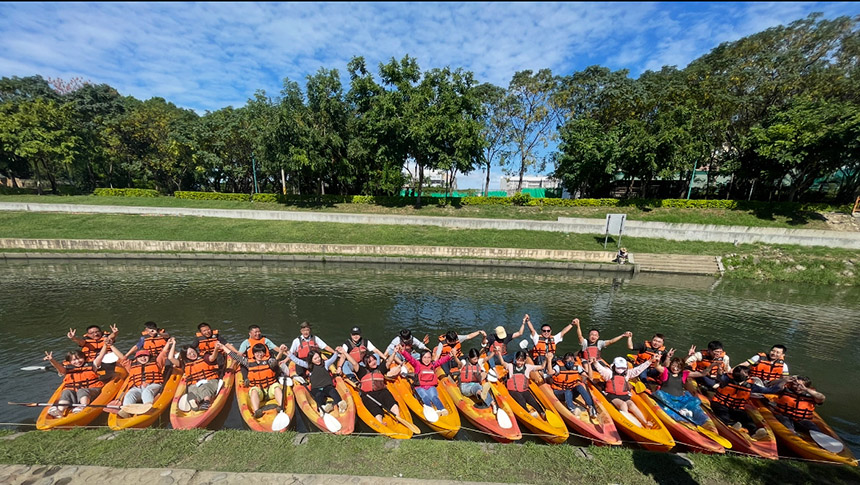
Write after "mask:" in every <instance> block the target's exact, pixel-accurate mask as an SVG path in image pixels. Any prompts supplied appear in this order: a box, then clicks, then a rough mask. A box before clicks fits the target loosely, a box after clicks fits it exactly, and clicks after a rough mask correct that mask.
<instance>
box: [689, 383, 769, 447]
mask: <svg viewBox="0 0 860 485" xmlns="http://www.w3.org/2000/svg"><path fill="white" fill-rule="evenodd" d="M696 394H697V395H698V397H699V399H700V400H701V401H702V410H703V411H705V414H707V415H708V417H709V418H711V420H713V421H714V424H715V425H716V426H717V431H719V433H720V436H722V437H723V438H725V439H727V440H729V442H731V444H732V450H733V451H737V452H740V453H746V454H749V455H757V456H760V457H763V458H768V459H771V460H776V459H778V458H779V455H778V453H777V448H776V436H775V435H774V434H773V430H772V429H771V428H770V426H768V423H767V421H765V419H764V417H763V416H762V415H761V413H760V412H759V411H758V409H756V407H755V406H754V405H753V404H752V403H750V402H747V403H746V406H745V407H744V410H745V411H746V412H747V414H748V415H749V417H750V418H752V420H753V422H755V424H756V425H758V426H761V427H764V429H766V430H767V436H766V437H764V438H762V439H758V440H754V439H752V438H751V437H750V435H749V434H748V433H744V432H743V431H738V430H736V429H734V428H732V427H731V426H728V425H726V423H724V422H722V421H721V420H720V419H719V418H717V417H716V416H715V415H714V411H713V410H712V409H711V401H710V400H709V399H708V398H707V397H705V396H704V395H703V394H702V393H701V392H698V393H696Z"/></svg>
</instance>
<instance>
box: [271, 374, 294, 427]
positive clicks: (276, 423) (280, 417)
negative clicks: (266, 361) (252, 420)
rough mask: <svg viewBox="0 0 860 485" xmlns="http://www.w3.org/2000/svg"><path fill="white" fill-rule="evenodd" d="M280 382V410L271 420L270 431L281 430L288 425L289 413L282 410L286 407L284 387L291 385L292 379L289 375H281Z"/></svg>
mask: <svg viewBox="0 0 860 485" xmlns="http://www.w3.org/2000/svg"><path fill="white" fill-rule="evenodd" d="M281 383H282V384H283V388H282V389H281V410H280V411H278V414H277V415H276V416H275V419H274V420H272V431H281V430H282V429H286V427H287V426H289V425H290V415H289V414H287V413H286V412H284V410H285V409H286V408H287V390H286V388H287V387H290V386H292V385H293V380H292V379H290V378H289V377H282V378H281Z"/></svg>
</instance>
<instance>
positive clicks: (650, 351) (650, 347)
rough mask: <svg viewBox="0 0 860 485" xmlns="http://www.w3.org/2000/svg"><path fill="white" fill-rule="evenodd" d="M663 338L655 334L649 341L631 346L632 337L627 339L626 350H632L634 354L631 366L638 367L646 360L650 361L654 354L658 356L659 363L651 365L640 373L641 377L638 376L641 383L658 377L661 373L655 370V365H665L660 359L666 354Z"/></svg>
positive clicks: (661, 335)
mask: <svg viewBox="0 0 860 485" xmlns="http://www.w3.org/2000/svg"><path fill="white" fill-rule="evenodd" d="M664 340H665V337H663V334H662V333H655V334H654V336H653V337H651V340H646V341H644V342H642V343H640V344H636V345H634V344H633V335H630V336H629V337H627V348H628V349H629V350H633V351H635V352H636V361H635V362H633V365H639V364H641V363H642V362H645V361H646V360H651V357H652V356H653V355H654V354H658V355H660V357H661V359H660V362H658V363H656V364H654V365H652V366H651V367H649V368H647V369H645V371H644V372H642V375H640V376H639V379H641V380H642V381H643V382H644V381H645V380H646V379H648V378H649V377H650V378H651V379H655V380H656V379H657V378H658V377H660V374H661V371H658V370H657V365H658V364H660V363H663V364H665V360H664V359H663V358H662V357H663V356H664V355H665V353H666V347H665V346H664V345H663V342H664Z"/></svg>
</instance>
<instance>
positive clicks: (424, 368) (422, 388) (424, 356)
mask: <svg viewBox="0 0 860 485" xmlns="http://www.w3.org/2000/svg"><path fill="white" fill-rule="evenodd" d="M394 350H395V351H396V352H397V353H399V354H400V355H401V356H402V357H403V359H404V360H406V362H408V363H409V364H411V365H412V368H413V369H414V370H415V375H416V376H417V377H418V384H417V385H416V386H415V393H416V394H418V398H419V399H421V402H422V403H424V404H427V405H429V406H433V407H434V408H436V411H438V412H439V415H440V416H445V415H447V414H448V410H447V409H445V405H444V404H442V400H441V399H439V391H438V390H437V389H436V384H438V382H439V379H438V378H437V377H436V368H437V367H439V366H441V365H442V364H444V363H445V362H448V361H449V360H450V359H453V358H454V353H453V352H451V353H450V354H448V355H445V356H443V357H442V358H441V359H439V360H433V355H432V353H431V352H430V351H429V350H422V351H421V360H420V361H419V360H416V359H415V357H412V354H410V353H409V352H408V351H407V350H406V349H404V348H403V347H402V346H399V345H398V346H397V347H395V349H394Z"/></svg>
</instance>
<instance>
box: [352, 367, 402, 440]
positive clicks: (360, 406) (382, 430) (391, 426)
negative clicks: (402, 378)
mask: <svg viewBox="0 0 860 485" xmlns="http://www.w3.org/2000/svg"><path fill="white" fill-rule="evenodd" d="M344 380H345V379H344ZM347 382H348V381H347ZM346 387H347V389H349V393H350V395H352V401H353V402H354V403H355V414H357V415H358V417H359V418H360V419H361V420H362V421H363V422H364V424H366V425H368V426H369V427H370V429H372V430H373V431H376V432H377V433H379V434H381V435H383V436H388V437H389V438H394V439H397V440H408V439H409V438H412V434H413V433H412V430H411V429H409V428H408V427H407V426H406V425H404V424H403V423H401V422H400V421H398V420H397V418H395V417H394V416H393V415H391V414H390V413H386V412H383V413H382V422H381V423H380V422H379V420H377V419H376V417H375V416H374V415H372V414H370V411H368V410H367V407H365V405H364V401H362V400H361V393H360V392H359V391H358V389H356V388H355V387H354V386H352V385H351V384H347V386H346ZM392 395H393V396H394V400H395V401H397V407H398V408H399V411H400V418H401V419H403V420H404V421H407V422H410V423H411V422H412V416H411V415H410V414H409V407H408V406H407V405H406V403H405V402H403V398H401V397H400V396H399V395H397V394H394V393H392Z"/></svg>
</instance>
